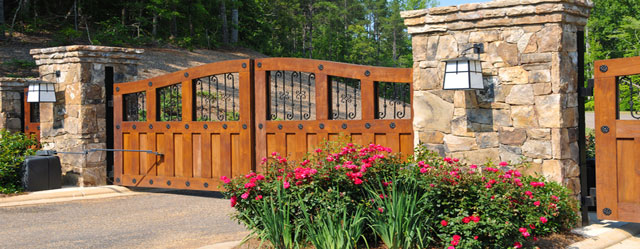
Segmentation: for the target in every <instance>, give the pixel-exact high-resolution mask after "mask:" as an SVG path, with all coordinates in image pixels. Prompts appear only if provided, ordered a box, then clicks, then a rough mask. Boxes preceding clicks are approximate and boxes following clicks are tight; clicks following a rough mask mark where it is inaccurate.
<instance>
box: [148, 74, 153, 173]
mask: <svg viewBox="0 0 640 249" xmlns="http://www.w3.org/2000/svg"><path fill="white" fill-rule="evenodd" d="M147 85H148V86H153V82H151V81H149V83H147ZM151 182H153V180H152V181H151Z"/></svg>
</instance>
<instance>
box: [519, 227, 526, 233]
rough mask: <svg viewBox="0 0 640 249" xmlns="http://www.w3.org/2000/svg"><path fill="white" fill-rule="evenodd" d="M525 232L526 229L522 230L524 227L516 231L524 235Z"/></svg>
mask: <svg viewBox="0 0 640 249" xmlns="http://www.w3.org/2000/svg"><path fill="white" fill-rule="evenodd" d="M526 231H527V229H526V228H524V227H521V228H520V229H518V232H521V233H524V232H526Z"/></svg>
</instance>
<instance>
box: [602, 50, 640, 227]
mask: <svg viewBox="0 0 640 249" xmlns="http://www.w3.org/2000/svg"><path fill="white" fill-rule="evenodd" d="M594 71H595V73H594V78H595V79H594V80H595V88H594V96H595V119H596V127H595V128H596V201H597V207H598V218H599V219H607V220H619V221H628V222H640V57H632V58H624V59H611V60H601V61H596V62H595V63H594ZM626 89H629V91H626ZM621 90H624V91H621ZM627 108H628V109H630V111H623V109H627Z"/></svg>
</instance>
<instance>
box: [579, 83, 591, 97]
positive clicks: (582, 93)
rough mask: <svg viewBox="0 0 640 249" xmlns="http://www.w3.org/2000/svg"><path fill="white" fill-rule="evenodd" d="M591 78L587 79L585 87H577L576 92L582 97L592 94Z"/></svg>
mask: <svg viewBox="0 0 640 249" xmlns="http://www.w3.org/2000/svg"><path fill="white" fill-rule="evenodd" d="M593 86H594V82H593V79H589V80H587V87H580V88H578V94H579V95H580V96H582V97H588V96H593Z"/></svg>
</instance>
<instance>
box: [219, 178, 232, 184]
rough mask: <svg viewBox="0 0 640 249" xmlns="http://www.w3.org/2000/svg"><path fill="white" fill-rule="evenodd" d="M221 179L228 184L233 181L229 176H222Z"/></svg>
mask: <svg viewBox="0 0 640 249" xmlns="http://www.w3.org/2000/svg"><path fill="white" fill-rule="evenodd" d="M220 180H222V181H223V182H224V183H226V184H228V183H230V182H231V180H229V178H228V177H226V176H221V177H220Z"/></svg>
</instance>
